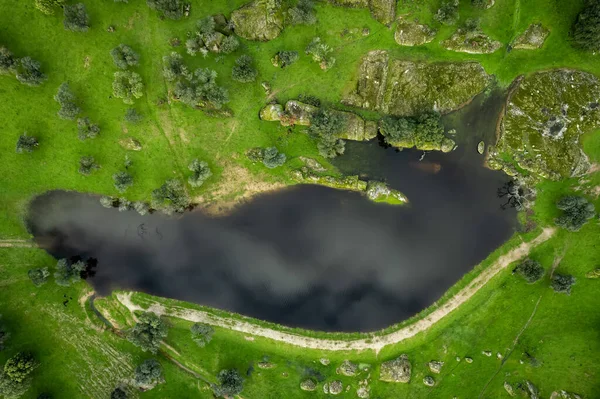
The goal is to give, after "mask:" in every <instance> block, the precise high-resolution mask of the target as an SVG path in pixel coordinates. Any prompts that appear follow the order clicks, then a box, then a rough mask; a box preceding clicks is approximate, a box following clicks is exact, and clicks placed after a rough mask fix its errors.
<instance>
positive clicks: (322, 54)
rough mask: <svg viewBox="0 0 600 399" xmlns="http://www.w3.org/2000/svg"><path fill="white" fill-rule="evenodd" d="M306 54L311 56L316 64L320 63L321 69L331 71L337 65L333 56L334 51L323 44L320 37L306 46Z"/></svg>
mask: <svg viewBox="0 0 600 399" xmlns="http://www.w3.org/2000/svg"><path fill="white" fill-rule="evenodd" d="M305 52H306V54H310V55H311V56H312V59H313V60H314V61H315V62H318V63H319V65H320V67H321V69H329V68H331V67H332V66H333V65H334V64H335V58H334V57H332V56H331V53H332V52H333V49H332V48H331V47H329V46H328V45H327V44H325V43H322V42H321V38H320V37H314V38H313V39H312V41H311V42H310V43H309V44H308V46H306V50H305Z"/></svg>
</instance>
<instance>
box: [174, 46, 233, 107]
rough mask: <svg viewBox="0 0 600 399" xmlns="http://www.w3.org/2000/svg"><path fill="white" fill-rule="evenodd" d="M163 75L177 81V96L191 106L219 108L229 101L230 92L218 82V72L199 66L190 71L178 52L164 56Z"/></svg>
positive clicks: (175, 92) (175, 93)
mask: <svg viewBox="0 0 600 399" xmlns="http://www.w3.org/2000/svg"><path fill="white" fill-rule="evenodd" d="M163 76H164V77H165V79H166V80H167V81H169V82H175V88H174V89H173V94H174V96H175V98H177V99H178V100H180V101H181V102H183V103H184V104H187V105H189V106H190V107H207V106H212V107H213V108H216V109H219V108H221V107H222V106H223V105H224V104H226V103H228V102H229V93H228V91H227V89H225V88H224V87H221V86H218V85H217V83H216V78H217V73H216V72H215V71H213V70H211V69H208V68H198V69H196V70H195V71H194V72H193V73H191V72H189V71H188V69H187V67H186V66H185V64H184V63H183V57H182V56H181V55H180V54H178V53H175V52H173V53H171V55H168V56H165V57H163Z"/></svg>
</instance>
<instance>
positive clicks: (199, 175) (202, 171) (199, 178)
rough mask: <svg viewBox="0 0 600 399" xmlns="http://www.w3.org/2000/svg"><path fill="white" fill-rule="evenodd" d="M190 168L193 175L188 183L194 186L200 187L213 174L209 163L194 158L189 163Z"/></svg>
mask: <svg viewBox="0 0 600 399" xmlns="http://www.w3.org/2000/svg"><path fill="white" fill-rule="evenodd" d="M188 169H189V170H191V171H192V175H191V176H190V177H189V178H188V183H190V186H192V187H200V186H201V185H203V184H204V182H205V181H206V179H208V178H209V177H211V176H212V172H211V170H210V168H209V167H208V163H206V162H204V161H199V160H198V159H194V160H193V161H192V163H190V164H189V165H188Z"/></svg>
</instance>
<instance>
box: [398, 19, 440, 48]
mask: <svg viewBox="0 0 600 399" xmlns="http://www.w3.org/2000/svg"><path fill="white" fill-rule="evenodd" d="M436 33H437V32H436V31H435V30H434V29H431V28H430V27H429V26H427V25H422V24H420V23H418V22H416V21H411V20H400V21H398V25H397V26H396V33H395V34H394V39H395V40H396V43H398V44H399V45H401V46H420V45H422V44H425V43H429V42H431V41H432V40H433V39H434V38H435V35H436Z"/></svg>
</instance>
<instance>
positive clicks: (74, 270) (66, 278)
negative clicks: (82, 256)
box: [54, 258, 87, 287]
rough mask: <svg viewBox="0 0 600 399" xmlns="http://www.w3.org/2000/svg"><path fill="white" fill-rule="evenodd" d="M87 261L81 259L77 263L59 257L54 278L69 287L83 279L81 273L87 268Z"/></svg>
mask: <svg viewBox="0 0 600 399" xmlns="http://www.w3.org/2000/svg"><path fill="white" fill-rule="evenodd" d="M86 267H87V266H86V264H85V262H83V261H81V260H79V261H77V262H75V263H72V262H70V261H69V260H67V259H64V258H63V259H59V261H58V262H57V263H56V272H55V273H54V280H55V281H56V284H58V285H60V286H62V287H68V286H70V285H71V284H73V283H77V282H79V281H81V274H82V273H83V272H84V271H85V270H86Z"/></svg>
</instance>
